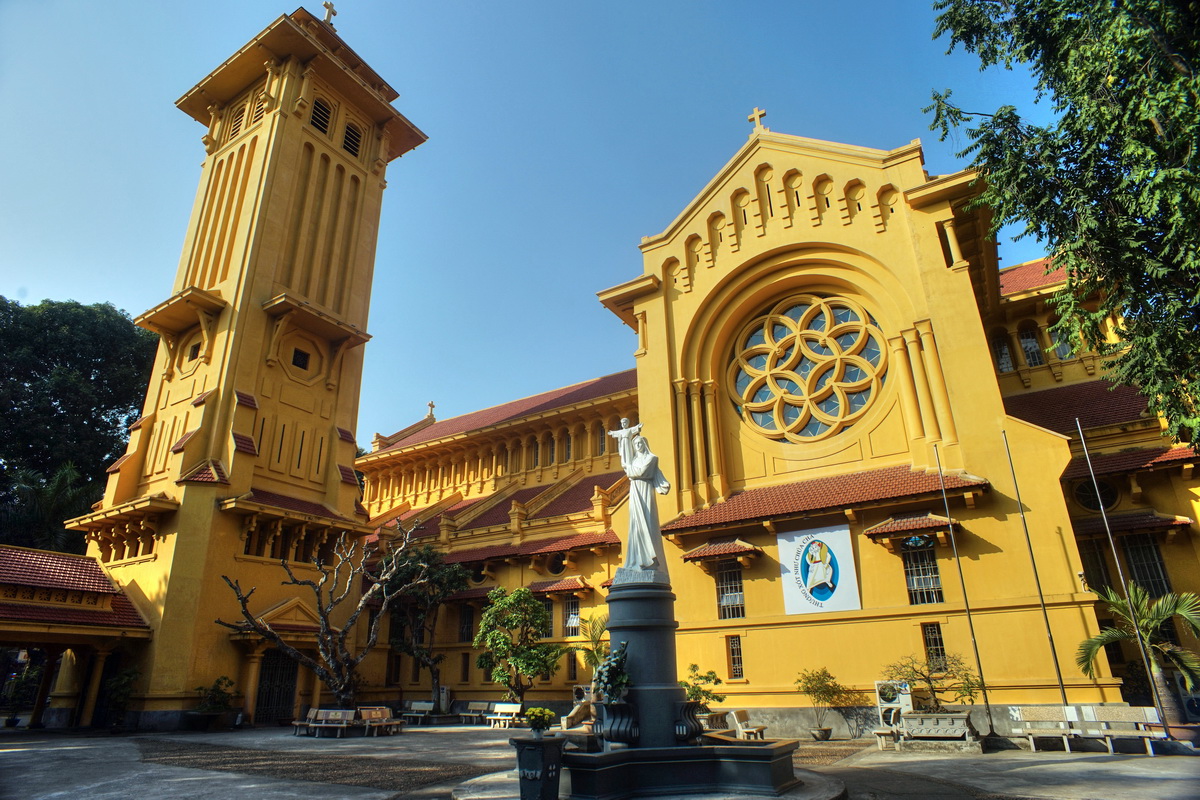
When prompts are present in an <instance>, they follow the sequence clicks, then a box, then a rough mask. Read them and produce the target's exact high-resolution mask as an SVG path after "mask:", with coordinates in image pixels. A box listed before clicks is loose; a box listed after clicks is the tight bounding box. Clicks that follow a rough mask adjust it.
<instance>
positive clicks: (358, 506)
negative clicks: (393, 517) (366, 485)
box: [354, 500, 371, 517]
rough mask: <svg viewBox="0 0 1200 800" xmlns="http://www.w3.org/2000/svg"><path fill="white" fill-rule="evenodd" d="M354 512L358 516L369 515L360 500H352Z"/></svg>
mask: <svg viewBox="0 0 1200 800" xmlns="http://www.w3.org/2000/svg"><path fill="white" fill-rule="evenodd" d="M354 513H355V514H357V515H358V516H360V517H369V516H371V515H370V514H369V513H367V507H366V506H364V505H363V504H362V501H361V500H355V501H354Z"/></svg>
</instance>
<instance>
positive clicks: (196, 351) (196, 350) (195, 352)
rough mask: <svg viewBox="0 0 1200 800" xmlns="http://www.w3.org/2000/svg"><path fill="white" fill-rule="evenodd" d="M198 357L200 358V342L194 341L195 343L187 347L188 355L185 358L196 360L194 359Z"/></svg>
mask: <svg viewBox="0 0 1200 800" xmlns="http://www.w3.org/2000/svg"><path fill="white" fill-rule="evenodd" d="M198 358H200V343H199V342H196V344H194V345H192V346H191V347H189V348H188V357H187V360H188V361H195V360H196V359H198Z"/></svg>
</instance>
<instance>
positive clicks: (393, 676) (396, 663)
mask: <svg viewBox="0 0 1200 800" xmlns="http://www.w3.org/2000/svg"><path fill="white" fill-rule="evenodd" d="M401 674H402V673H401V658H400V654H399V653H397V652H396V651H395V650H389V651H388V654H387V677H386V681H387V685H388V686H397V685H399V683H400V675H401Z"/></svg>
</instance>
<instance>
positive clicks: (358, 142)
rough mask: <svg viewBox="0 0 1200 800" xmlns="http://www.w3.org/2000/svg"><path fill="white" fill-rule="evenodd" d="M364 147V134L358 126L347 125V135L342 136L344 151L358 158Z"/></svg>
mask: <svg viewBox="0 0 1200 800" xmlns="http://www.w3.org/2000/svg"><path fill="white" fill-rule="evenodd" d="M361 147H362V132H361V131H360V130H359V129H358V126H357V125H347V126H346V133H345V134H344V135H343V136H342V149H343V150H345V151H346V152H347V153H349V154H350V155H352V156H354V157H355V158H358V153H359V150H360V148H361Z"/></svg>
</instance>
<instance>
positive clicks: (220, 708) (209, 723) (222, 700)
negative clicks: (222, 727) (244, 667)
mask: <svg viewBox="0 0 1200 800" xmlns="http://www.w3.org/2000/svg"><path fill="white" fill-rule="evenodd" d="M232 689H233V680H231V679H230V678H229V677H228V676H226V675H222V676H221V677H219V678H217V679H216V680H215V681H213V682H212V685H211V686H197V687H196V688H195V689H194V691H195V692H196V694H197V695H198V696H199V698H200V702H199V703H197V704H196V707H195V708H194V709H192V710H191V711H188V712H186V714H187V717H188V718H189V719H190V720H192V724H191V727H192V729H193V730H213V729H215V728H216V727H217V726H218V725H219V724H220V722H221V718H222V717H223V716H225V714H227V713H228V712H229V710H230V708H231V707H232V705H233V697H234V693H233V691H232Z"/></svg>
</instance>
